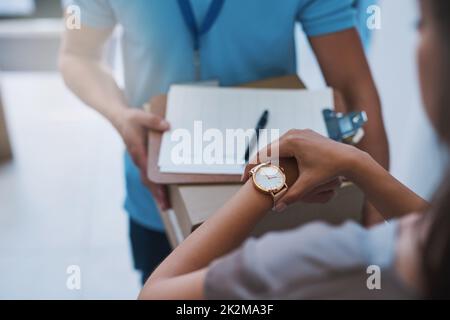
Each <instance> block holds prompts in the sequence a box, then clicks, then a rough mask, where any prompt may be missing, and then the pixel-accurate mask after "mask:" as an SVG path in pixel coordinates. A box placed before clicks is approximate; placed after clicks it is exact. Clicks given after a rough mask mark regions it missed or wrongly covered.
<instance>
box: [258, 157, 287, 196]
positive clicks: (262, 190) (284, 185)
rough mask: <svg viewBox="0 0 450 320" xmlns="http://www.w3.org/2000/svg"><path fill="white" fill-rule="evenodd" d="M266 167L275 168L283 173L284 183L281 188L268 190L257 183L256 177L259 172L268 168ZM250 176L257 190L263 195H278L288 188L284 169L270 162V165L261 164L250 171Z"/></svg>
mask: <svg viewBox="0 0 450 320" xmlns="http://www.w3.org/2000/svg"><path fill="white" fill-rule="evenodd" d="M266 167H273V168H276V169H277V170H278V172H280V173H281V176H282V178H283V183H282V184H281V186H280V187H279V188H276V189H266V188H264V187H263V186H261V185H260V184H259V183H258V182H257V181H256V175H257V172H258V171H259V170H261V169H262V168H266ZM250 175H251V177H252V181H253V185H254V186H255V187H256V189H257V190H259V191H260V192H262V193H265V194H276V193H278V192H280V191H281V190H283V189H284V188H286V174H285V173H284V170H283V168H282V167H280V166H277V165H274V164H272V163H270V162H268V163H261V164H259V165H257V166H256V167H254V168H253V169H252V170H250Z"/></svg>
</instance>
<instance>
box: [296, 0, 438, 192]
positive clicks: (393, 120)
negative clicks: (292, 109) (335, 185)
mask: <svg viewBox="0 0 450 320" xmlns="http://www.w3.org/2000/svg"><path fill="white" fill-rule="evenodd" d="M380 6H381V9H382V10H381V13H382V16H381V18H382V27H381V30H376V31H374V34H373V36H374V37H373V42H372V45H371V48H370V50H369V52H368V55H369V62H370V65H371V68H372V72H373V75H374V78H375V81H376V83H377V86H378V89H379V92H380V96H381V99H382V103H383V115H384V121H385V124H386V130H387V132H388V137H389V141H390V149H391V172H392V173H393V175H394V176H396V177H397V178H398V179H400V180H401V181H402V182H403V183H405V184H406V185H408V186H409V187H410V188H412V189H413V190H414V191H416V192H417V193H419V194H420V195H422V196H423V197H426V198H429V197H430V195H431V194H432V193H433V191H434V189H435V187H436V185H437V184H438V183H439V180H440V177H441V175H442V172H443V169H444V163H445V151H443V150H442V148H441V147H440V146H439V143H438V141H437V137H436V135H435V134H434V132H433V129H432V127H431V125H430V123H429V121H428V119H426V116H425V113H424V112H423V109H422V102H421V98H420V90H419V86H418V79H417V68H416V59H415V49H416V43H417V36H418V35H417V31H416V27H415V26H416V22H417V20H418V10H417V5H416V1H414V0H395V1H392V0H390V1H388V0H384V1H383V0H382V1H380ZM298 38H299V47H298V50H299V69H300V75H301V77H302V78H303V79H304V80H305V82H306V83H307V85H308V86H309V87H310V88H319V87H322V86H323V85H324V84H323V79H322V77H321V76H320V75H319V72H318V66H317V63H316V61H315V59H314V57H313V54H312V52H311V50H310V48H309V46H308V44H307V41H306V39H305V37H304V36H303V35H302V34H301V33H298Z"/></svg>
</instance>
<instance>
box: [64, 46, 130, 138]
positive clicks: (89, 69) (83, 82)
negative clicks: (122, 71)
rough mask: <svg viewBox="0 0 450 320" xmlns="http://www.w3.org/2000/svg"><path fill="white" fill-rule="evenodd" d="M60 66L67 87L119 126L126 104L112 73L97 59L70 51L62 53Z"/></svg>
mask: <svg viewBox="0 0 450 320" xmlns="http://www.w3.org/2000/svg"><path fill="white" fill-rule="evenodd" d="M59 66H60V70H61V73H62V75H63V78H64V81H65V82H66V84H67V86H68V87H69V88H70V89H71V90H72V91H73V92H74V93H75V94H76V95H77V96H78V97H79V98H80V99H81V100H82V101H83V102H84V103H86V104H87V105H88V106H90V107H92V108H94V109H95V110H97V111H98V112H99V113H101V114H102V115H103V116H104V117H106V118H107V119H108V120H109V121H110V122H111V123H112V124H113V125H114V126H115V127H116V129H119V128H118V126H119V123H120V121H119V120H120V118H121V113H122V111H123V110H124V109H125V108H127V103H126V101H125V97H124V95H123V92H122V90H121V89H120V88H119V87H118V85H117V84H116V81H115V80H114V77H113V76H112V74H111V72H110V71H109V70H108V69H107V68H106V67H104V66H103V65H102V63H101V62H100V61H97V60H96V59H91V58H89V57H82V56H76V55H71V54H62V55H61V57H60V61H59Z"/></svg>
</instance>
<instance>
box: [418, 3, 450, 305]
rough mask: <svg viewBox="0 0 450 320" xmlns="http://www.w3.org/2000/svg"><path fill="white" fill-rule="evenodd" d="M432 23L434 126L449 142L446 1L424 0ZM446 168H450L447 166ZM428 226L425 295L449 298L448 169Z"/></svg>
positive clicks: (449, 7) (449, 13)
mask: <svg viewBox="0 0 450 320" xmlns="http://www.w3.org/2000/svg"><path fill="white" fill-rule="evenodd" d="M426 1H427V2H428V3H427V4H428V5H429V8H430V9H431V14H432V18H433V25H434V26H436V32H437V36H438V38H439V43H440V45H441V46H442V48H441V49H442V50H440V61H439V63H440V64H441V66H442V68H441V70H442V72H440V75H439V79H438V80H439V82H438V83H439V84H440V86H439V87H437V88H436V92H435V94H436V95H437V97H438V102H439V105H438V106H437V107H438V108H439V110H438V115H439V116H438V120H437V123H436V129H437V132H438V134H439V136H440V137H441V139H442V140H443V141H444V142H445V143H446V144H447V146H449V145H450V90H449V89H448V88H447V87H448V86H449V84H450V38H449V36H450V1H448V0H426ZM449 169H450V168H449ZM428 218H430V220H429V221H430V223H429V225H428V223H425V226H427V225H428V226H429V229H428V230H427V236H426V239H425V242H424V245H423V253H422V257H423V260H422V273H423V276H424V283H425V290H426V292H425V294H426V297H427V298H429V299H450V170H448V172H447V175H446V177H445V179H444V180H443V182H442V185H441V187H440V189H439V191H438V192H437V193H436V196H435V199H434V201H433V205H432V208H431V212H430V214H429V216H428V217H426V218H424V221H426V222H427V220H428Z"/></svg>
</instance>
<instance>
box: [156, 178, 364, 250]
mask: <svg viewBox="0 0 450 320" xmlns="http://www.w3.org/2000/svg"><path fill="white" fill-rule="evenodd" d="M239 188H240V185H218V186H208V185H184V186H183V185H181V186H177V185H172V186H170V187H169V191H170V197H171V201H172V206H173V211H174V214H173V213H167V212H166V213H164V214H163V220H164V222H165V224H166V231H167V233H168V235H169V238H170V241H171V243H172V245H173V246H176V245H178V244H179V243H180V241H182V240H183V239H185V238H186V237H187V236H188V235H189V234H190V233H191V232H192V231H193V230H195V228H196V227H198V226H199V225H200V224H201V223H203V222H204V221H205V220H206V219H208V218H209V217H211V216H212V215H213V214H214V213H215V212H216V211H217V210H218V209H219V208H220V207H221V206H223V205H224V204H225V203H226V202H227V200H228V199H230V198H231V197H232V196H233V195H234V194H235V193H236V192H237V191H238V190H239ZM363 203H364V195H363V193H362V192H361V191H360V190H359V188H357V187H356V186H355V185H353V184H351V183H348V184H345V185H343V187H342V188H341V189H339V191H338V194H337V196H336V197H335V198H334V199H333V200H331V201H330V202H329V203H326V204H307V203H301V202H299V203H297V204H294V205H292V206H291V207H289V208H288V209H287V210H286V211H285V212H283V213H277V212H273V211H270V212H268V213H267V215H266V217H265V218H263V219H262V220H261V221H260V223H259V224H258V225H257V226H256V228H255V229H254V231H253V233H252V236H256V237H258V236H261V235H263V234H265V233H267V232H270V231H277V230H289V229H293V228H296V227H298V226H301V225H303V224H306V223H308V222H312V221H324V222H327V223H330V224H340V223H342V222H344V221H346V220H349V219H351V220H355V221H358V222H359V221H361V212H362V207H363Z"/></svg>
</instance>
